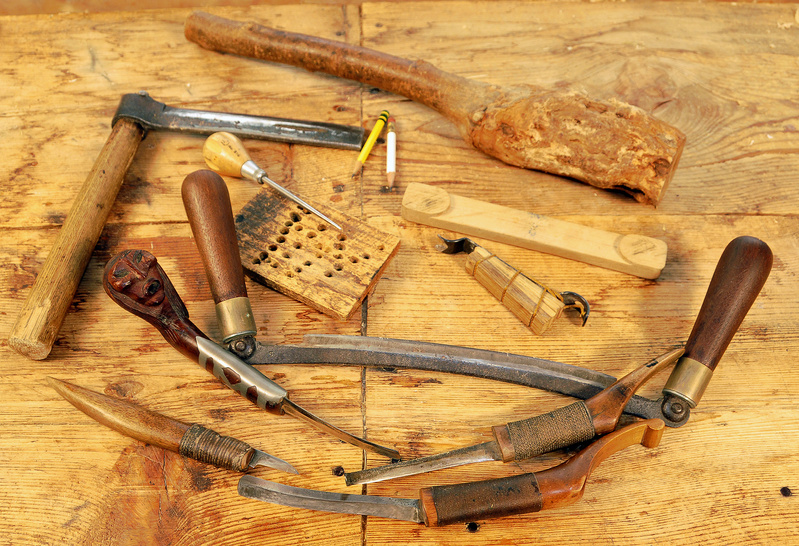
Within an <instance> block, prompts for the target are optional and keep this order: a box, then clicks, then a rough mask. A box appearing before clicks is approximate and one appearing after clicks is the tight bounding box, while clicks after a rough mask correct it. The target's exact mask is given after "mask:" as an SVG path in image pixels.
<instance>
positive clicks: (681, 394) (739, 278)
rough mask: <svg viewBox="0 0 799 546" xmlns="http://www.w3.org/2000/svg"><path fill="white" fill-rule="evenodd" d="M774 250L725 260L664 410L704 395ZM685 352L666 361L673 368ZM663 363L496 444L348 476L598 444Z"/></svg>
mask: <svg viewBox="0 0 799 546" xmlns="http://www.w3.org/2000/svg"><path fill="white" fill-rule="evenodd" d="M772 259H773V257H772V254H771V249H769V247H768V245H766V244H765V243H764V242H763V241H761V240H759V239H756V238H754V237H738V238H736V239H734V240H733V241H732V242H730V244H729V245H727V248H726V249H725V250H724V252H723V253H722V255H721V258H719V262H718V264H717V266H716V270H715V273H714V274H713V278H712V280H711V281H710V285H709V287H708V290H707V293H706V294H705V299H704V302H703V304H702V308H701V309H700V311H699V314H698V316H697V318H696V322H695V324H694V328H693V330H692V331H691V335H690V336H689V338H688V342H687V343H686V346H685V354H684V356H682V358H680V360H679V362H678V364H677V366H675V369H674V371H673V372H672V374H671V375H670V377H669V379H668V380H667V382H666V386H665V387H664V389H663V390H664V393H665V397H664V400H663V411H664V414H666V415H667V416H669V417H673V418H675V419H676V418H679V417H680V415H681V414H682V413H684V412H685V411H686V410H687V408H686V407H685V406H686V405H687V406H690V407H691V408H693V407H694V406H695V405H696V403H697V402H698V401H699V399H700V398H701V396H702V393H703V392H704V390H705V388H706V387H707V384H708V382H709V381H710V376H711V375H712V373H713V369H715V367H716V365H717V364H718V362H719V360H720V359H721V356H722V355H723V354H724V351H725V350H726V348H727V346H728V345H729V343H730V341H731V340H732V337H733V336H734V335H735V332H736V331H737V330H738V326H740V324H741V322H742V321H743V319H744V317H745V316H746V313H747V312H748V311H749V308H750V307H751V306H752V303H754V301H755V298H756V297H757V295H758V294H759V293H760V289H761V288H762V287H763V284H764V283H765V282H766V279H767V278H768V274H769V272H770V270H771V264H772ZM677 357H679V354H677V353H676V352H672V353H669V354H667V355H664V356H663V357H661V359H660V360H663V361H667V362H668V363H672V362H674V361H675V360H676V359H677ZM658 360H659V359H655V360H654V361H652V362H650V363H648V364H646V365H644V366H642V367H641V368H639V369H638V370H635V371H634V372H632V373H631V374H629V375H627V376H626V377H624V378H622V379H620V380H619V381H617V382H616V383H615V384H614V385H611V386H610V387H608V388H607V389H605V390H603V391H602V392H600V393H599V394H597V395H595V396H593V397H591V398H589V399H588V400H586V401H585V402H575V403H573V404H570V405H568V406H564V407H562V408H559V409H557V410H555V411H553V412H550V413H548V414H544V415H539V416H536V417H532V418H530V419H525V420H522V421H517V422H514V423H508V424H507V425H503V426H497V427H494V428H493V432H494V440H493V441H490V442H485V443H482V444H477V445H474V446H470V447H466V448H461V449H457V450H454V451H450V452H448V453H443V454H438V455H432V456H429V457H422V458H419V459H413V460H407V461H403V462H401V463H397V464H392V465H385V466H380V467H375V468H369V469H365V470H359V471H356V472H350V473H347V474H345V479H346V481H347V484H348V485H355V484H360V483H372V482H377V481H383V480H388V479H392V478H398V477H403V476H411V475H415V474H419V473H422V472H430V471H433V470H439V469H443V468H451V467H453V466H460V465H463V464H469V463H475V462H482V461H491V460H496V461H500V460H501V461H505V462H507V461H511V460H517V461H518V460H524V459H527V458H530V457H534V456H536V455H540V454H543V453H547V452H549V451H553V450H555V449H559V448H562V447H566V446H568V445H572V444H576V443H579V442H583V441H586V440H589V439H591V438H592V437H593V436H595V435H599V434H603V433H605V432H609V431H610V430H613V429H614V428H615V427H616V424H617V423H618V420H619V417H620V416H621V411H622V409H623V408H624V406H625V405H626V404H627V402H628V401H629V399H630V397H631V396H632V395H633V393H634V392H635V390H636V389H637V388H638V387H640V386H641V385H642V384H643V383H644V382H645V381H646V380H647V379H649V377H651V376H652V374H653V371H656V370H657V369H661V368H662V366H663V365H664V362H660V363H658Z"/></svg>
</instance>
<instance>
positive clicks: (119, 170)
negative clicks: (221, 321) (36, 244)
mask: <svg viewBox="0 0 799 546" xmlns="http://www.w3.org/2000/svg"><path fill="white" fill-rule="evenodd" d="M143 136H144V130H143V129H142V128H141V126H139V125H138V124H137V123H135V122H133V121H131V120H127V119H122V120H119V121H118V122H117V123H116V124H115V125H114V128H113V130H112V131H111V135H110V136H109V137H108V140H107V141H106V143H105V145H104V146H103V149H102V151H101V152H100V155H99V156H97V159H96V160H95V162H94V166H93V167H92V170H91V171H90V172H89V174H88V176H87V178H86V180H85V181H84V182H83V185H82V186H81V188H80V190H79V191H78V195H77V196H76V197H75V200H74V201H73V202H72V207H71V208H70V210H69V213H67V217H66V220H65V221H64V225H63V226H61V229H60V230H59V232H58V236H57V237H56V240H55V242H54V243H53V247H52V248H51V249H50V254H48V255H47V259H46V260H45V262H44V265H43V266H42V269H41V271H40V272H39V275H38V276H37V277H36V281H35V282H34V283H33V287H32V288H31V291H30V292H29V293H28V297H27V298H26V299H25V303H23V304H22V309H21V310H20V312H19V315H18V316H17V320H16V322H15V323H14V326H13V327H12V328H11V332H10V333H9V335H8V344H9V346H10V347H11V348H12V349H14V350H15V351H16V352H18V353H19V354H21V355H23V356H27V357H28V358H31V359H33V360H43V359H44V358H47V355H49V354H50V350H51V349H52V348H53V343H55V340H56V336H57V335H58V330H59V328H61V323H62V322H63V321H64V317H66V314H67V311H68V309H69V306H70V304H71V303H72V298H73V297H74V296H75V292H76V291H77V290H78V285H79V284H80V280H81V277H82V276H83V272H84V271H85V269H86V266H87V265H88V263H89V260H90V259H91V257H92V251H93V250H94V246H95V245H96V244H97V241H98V239H99V238H100V233H101V232H102V231H103V227H104V226H105V222H106V220H107V219H108V215H109V213H110V212H111V208H112V207H113V205H114V201H115V200H116V197H117V193H119V189H120V188H121V187H122V182H123V181H124V179H125V173H126V172H127V171H128V167H130V164H131V163H132V162H133V156H134V155H135V154H136V150H138V148H139V143H140V142H141V139H142V137H143Z"/></svg>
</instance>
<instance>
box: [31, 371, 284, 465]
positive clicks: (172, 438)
mask: <svg viewBox="0 0 799 546" xmlns="http://www.w3.org/2000/svg"><path fill="white" fill-rule="evenodd" d="M47 383H48V384H49V385H50V386H51V387H53V389H55V390H56V392H58V394H60V395H61V396H63V397H64V398H65V399H66V400H67V402H69V403H70V404H72V405H73V406H75V407H76V408H78V409H79V410H81V411H82V412H83V413H85V414H86V415H88V416H89V417H91V418H92V419H94V420H95V421H97V422H99V423H101V424H103V425H105V426H107V427H109V428H112V429H114V430H116V431H117V432H121V433H122V434H124V435H125V436H129V437H131V438H134V439H136V440H139V441H142V442H144V443H147V444H150V445H154V446H156V447H160V448H162V449H167V450H169V451H174V452H175V453H180V454H181V455H183V456H184V457H189V458H191V459H195V460H197V461H200V462H203V463H208V464H212V465H214V466H218V467H220V468H225V469H227V470H236V471H238V472H245V471H247V470H248V469H250V468H253V467H256V466H268V467H270V468H274V469H276V470H282V471H283V472H288V473H290V474H297V470H296V469H295V468H294V467H293V466H291V465H290V464H289V463H287V462H286V461H284V460H283V459H278V458H277V457H275V456H273V455H269V454H268V453H264V452H263V451H260V450H258V449H255V448H252V447H250V446H249V445H248V444H246V443H245V442H242V441H241V440H237V439H236V438H231V437H230V436H221V435H220V434H218V433H216V432H214V431H213V430H211V429H209V428H206V427H204V426H202V425H199V424H196V423H194V424H191V425H189V424H188V423H183V422H181V421H178V420H176V419H172V418H170V417H167V416H165V415H161V414H160V413H156V412H154V411H150V410H147V409H144V408H142V407H141V406H138V405H136V404H133V403H131V402H127V401H125V400H120V399H118V398H111V397H110V396H106V395H104V394H100V393H99V392H94V391H91V390H89V389H84V388H83V387H78V386H77V385H73V384H72V383H67V382H66V381H60V380H58V379H55V378H53V377H48V378H47Z"/></svg>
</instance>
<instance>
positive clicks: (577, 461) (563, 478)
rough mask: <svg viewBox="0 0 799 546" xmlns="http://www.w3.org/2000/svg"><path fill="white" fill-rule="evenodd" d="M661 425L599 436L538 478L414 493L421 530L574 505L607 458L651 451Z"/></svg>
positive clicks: (643, 424)
mask: <svg viewBox="0 0 799 546" xmlns="http://www.w3.org/2000/svg"><path fill="white" fill-rule="evenodd" d="M664 427H665V425H664V423H663V421H661V420H660V419H651V420H648V421H641V422H638V423H634V424H632V425H629V426H627V427H625V428H623V429H620V430H617V431H615V432H612V433H610V434H608V435H606V436H603V437H602V438H600V439H599V440H597V441H596V442H594V443H592V444H591V445H590V446H588V447H587V448H585V449H584V450H583V451H581V452H580V453H578V454H577V455H575V456H574V457H572V458H571V459H569V460H568V461H566V462H565V463H563V464H560V465H558V466H556V467H555V468H551V469H549V470H544V471H543V472H538V473H528V474H521V475H518V476H511V477H507V478H497V479H492V480H484V481H479V482H471V483H461V484H455V485H444V486H435V487H426V488H424V489H422V490H421V491H420V492H419V496H420V502H421V505H422V507H423V509H424V517H425V524H426V525H429V526H431V527H436V526H439V525H447V524H450V523H458V522H467V521H475V520H478V519H486V518H498V517H503V516H510V515H513V514H525V513H530V512H538V511H540V510H547V509H551V508H558V507H561V506H567V505H569V504H572V503H574V502H577V501H578V500H580V498H581V497H582V496H583V494H584V492H585V484H586V481H587V480H588V477H589V476H590V475H591V472H593V470H594V469H595V468H596V467H597V466H599V464H600V463H602V461H604V460H605V459H606V458H608V457H609V456H610V455H613V454H614V453H616V452H618V451H620V450H622V449H624V448H626V447H628V446H631V445H634V444H638V443H640V444H642V445H644V446H645V447H650V448H651V447H655V446H657V445H658V444H659V443H660V438H661V436H662V435H663V429H664Z"/></svg>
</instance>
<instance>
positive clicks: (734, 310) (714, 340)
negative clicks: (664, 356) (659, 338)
mask: <svg viewBox="0 0 799 546" xmlns="http://www.w3.org/2000/svg"><path fill="white" fill-rule="evenodd" d="M772 261H773V256H772V253H771V249H770V248H769V247H768V245H767V244H766V243H764V242H763V241H761V240H760V239H756V238H755V237H747V236H744V237H738V238H736V239H733V240H732V241H731V242H730V244H728V245H727V248H725V249H724V252H723V253H722V255H721V258H719V263H718V265H716V271H715V272H714V273H713V278H712V279H711V281H710V286H709V287H708V289H707V294H706V295H705V301H704V302H703V303H702V308H701V309H700V310H699V315H698V316H697V318H696V322H695V323H694V328H693V330H692V331H691V335H690V337H689V338H688V342H687V343H686V345H685V355H684V356H683V357H682V358H681V359H680V361H679V362H678V363H677V366H676V367H675V368H674V371H673V372H672V374H671V376H670V377H669V380H668V381H667V382H666V386H665V387H664V388H663V392H664V394H665V395H666V398H667V400H666V402H665V404H666V405H665V406H664V411H666V412H667V414H668V409H667V408H668V406H669V405H670V404H671V403H673V400H674V399H673V397H674V396H676V397H678V398H679V399H682V400H684V401H685V402H687V403H688V405H689V406H690V407H695V406H696V405H697V404H698V403H699V400H700V399H701V398H702V394H703V393H704V392H705V389H706V388H707V385H708V382H709V381H710V378H711V377H712V375H713V370H715V369H716V366H717V365H718V363H719V360H721V357H722V356H723V355H724V351H726V350H727V346H728V345H729V344H730V341H731V340H732V337H733V336H734V335H735V332H736V331H737V330H738V327H739V326H740V325H741V322H742V321H743V319H744V317H745V316H746V313H747V312H749V308H750V307H752V304H753V303H754V301H755V299H756V298H757V295H758V294H759V293H760V289H761V288H763V284H764V283H765V282H766V279H767V278H768V275H769V272H770V271H771V264H772ZM680 411H682V410H681V408H679V406H678V409H677V412H678V413H679V412H680Z"/></svg>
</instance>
